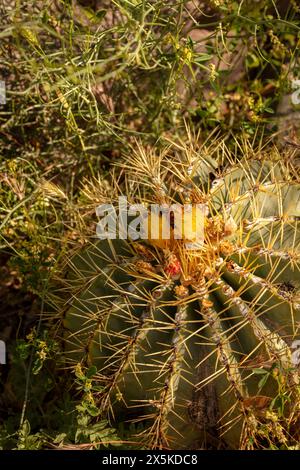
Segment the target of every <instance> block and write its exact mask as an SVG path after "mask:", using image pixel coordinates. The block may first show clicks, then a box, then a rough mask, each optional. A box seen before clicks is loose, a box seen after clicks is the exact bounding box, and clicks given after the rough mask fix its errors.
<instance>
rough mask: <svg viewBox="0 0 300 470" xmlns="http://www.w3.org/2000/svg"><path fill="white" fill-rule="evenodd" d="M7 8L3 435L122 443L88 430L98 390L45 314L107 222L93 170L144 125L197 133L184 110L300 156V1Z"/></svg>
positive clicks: (139, 0) (3, 45)
mask: <svg viewBox="0 0 300 470" xmlns="http://www.w3.org/2000/svg"><path fill="white" fill-rule="evenodd" d="M0 15H1V20H2V21H1V25H0V39H1V42H0V80H2V81H4V82H5V87H6V104H2V105H1V104H0V227H1V229H0V235H1V237H0V295H1V308H0V339H3V340H5V341H6V343H7V348H8V365H5V366H4V365H1V366H0V367H1V371H0V374H1V376H0V380H1V399H0V414H1V417H2V422H3V423H4V424H2V427H1V442H2V446H3V447H12V448H39V447H43V446H47V447H49V446H50V445H51V442H52V445H64V444H65V443H69V444H70V445H72V444H74V445H76V444H79V443H80V445H85V444H86V445H90V443H91V442H96V441H97V439H98V441H97V442H99V441H101V440H103V441H104V440H105V439H106V440H107V438H106V437H105V436H108V435H111V436H113V437H112V439H114V440H115V441H116V440H117V438H115V435H116V434H115V431H113V430H108V428H107V425H106V424H104V423H102V425H101V426H102V427H101V426H100V427H99V428H97V429H98V430H97V429H94V431H91V433H89V434H88V435H87V434H85V433H84V432H79V431H78V432H77V431H76V430H75V428H76V426H77V430H78V429H79V428H80V426H81V427H82V426H84V427H85V428H86V426H87V422H88V420H90V418H91V416H90V414H89V412H86V411H84V414H83V415H82V413H83V410H81V411H80V412H79V411H78V409H77V407H78V406H79V403H81V400H85V399H86V398H84V397H85V393H86V392H84V391H81V392H80V391H78V390H77V391H75V392H74V380H73V377H72V379H71V378H70V377H68V376H67V375H66V374H65V373H64V372H62V371H61V369H60V364H59V360H57V358H58V357H59V348H60V345H59V344H58V343H57V342H56V341H54V340H53V338H54V337H55V335H54V332H53V331H51V332H49V331H48V327H49V325H47V321H45V322H44V321H41V318H42V316H43V315H44V313H43V312H44V309H45V306H44V298H45V293H46V292H47V288H48V282H49V277H50V276H52V275H53V273H55V271H56V267H57V266H58V265H59V263H60V260H61V258H63V256H64V255H65V253H66V252H69V251H70V250H72V249H73V247H76V246H78V245H79V244H83V243H84V242H85V240H86V238H87V237H88V236H89V235H90V234H92V233H93V231H94V226H95V223H96V220H95V215H94V208H91V207H90V206H89V205H88V204H87V200H88V199H89V198H87V194H86V193H87V191H88V190H89V189H88V188H89V181H91V180H93V179H95V178H97V179H99V180H101V181H102V182H103V181H105V180H106V179H107V178H108V177H109V174H110V173H111V171H112V165H113V164H114V163H115V162H116V161H118V159H119V158H120V157H121V156H122V157H124V156H125V157H126V155H130V153H131V148H132V145H135V143H134V142H135V139H138V140H139V142H140V143H141V145H142V146H144V147H147V146H149V145H155V146H156V147H157V148H159V147H161V146H162V145H163V143H164V142H165V139H168V137H169V136H171V137H172V138H173V139H175V138H177V137H179V138H180V137H183V136H184V135H185V132H186V124H185V123H188V124H189V126H190V127H191V128H192V129H194V130H195V132H199V135H200V139H201V140H202V141H204V140H205V139H207V138H208V137H209V136H210V135H211V132H212V130H213V131H214V133H215V135H219V136H220V137H221V136H222V137H223V138H224V139H226V140H227V145H228V147H229V148H231V146H235V145H236V144H235V140H236V139H237V138H239V137H241V138H246V137H247V138H252V139H253V140H256V141H265V140H267V139H269V138H270V136H274V135H275V137H274V138H276V139H277V140H276V141H277V144H278V146H279V147H286V146H287V145H288V146H289V147H290V148H291V158H292V159H293V160H295V161H297V158H298V152H299V150H298V147H297V146H299V145H300V141H299V132H298V131H299V106H298V108H297V106H296V105H293V104H292V103H291V100H290V95H291V92H292V90H293V80H295V79H297V78H298V77H299V58H298V56H297V49H298V48H299V40H300V21H299V18H300V8H299V6H298V4H297V2H296V1H295V0H290V1H285V0H280V1H277V2H274V1H273V0H262V1H261V0H259V1H250V0H244V1H227V0H218V1H217V0H211V1H210V0H203V1H201V0H200V1H198V0H189V1H187V0H178V1H175V2H174V1H171V0H167V1H154V0H113V1H108V0H81V1H79V0H64V1H63V0H55V1H52V0H51V1H50V0H49V1H48V0H47V1H40V0H29V1H27V2H21V1H20V0H3V1H2V2H1V5H0ZM28 335H29V336H28ZM32 335H33V336H32ZM33 338H34V339H33ZM51 338H52V339H51ZM44 343H45V345H44ZM54 358H56V360H54ZM58 370H59V372H58ZM76 380H77V381H78V380H79V379H78V377H77V379H76ZM82 406H83V405H82ZM86 413H87V414H86ZM62 416H63V418H62ZM79 416H80V417H79ZM66 417H70V420H72V423H73V424H72V426H71V424H70V423H69V422H68V421H67V419H66ZM97 419H98V424H99V423H101V419H100V418H99V417H98V418H97ZM80 420H87V421H86V422H85V424H83V421H80ZM58 422H60V423H59V425H58V424H57V423H58ZM69 424H70V425H69ZM62 428H64V429H62ZM42 429H44V430H45V429H46V430H47V431H46V434H45V433H44V432H41V430H42ZM68 429H72V430H71V431H68ZM89 429H90V428H89ZM91 429H92V428H91ZM93 433H94V434H93ZM65 434H66V435H65ZM121 435H122V438H120V439H121V440H122V439H126V438H127V437H128V436H127V437H126V433H125V434H124V432H123V431H121V430H120V436H121ZM58 436H63V437H58ZM91 436H92V437H91ZM95 436H96V437H95ZM112 439H111V440H112ZM128 439H129V438H128Z"/></svg>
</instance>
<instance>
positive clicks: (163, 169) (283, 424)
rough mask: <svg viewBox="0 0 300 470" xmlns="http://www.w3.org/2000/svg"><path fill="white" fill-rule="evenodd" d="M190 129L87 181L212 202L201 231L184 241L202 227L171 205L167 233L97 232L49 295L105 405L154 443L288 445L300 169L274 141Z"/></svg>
mask: <svg viewBox="0 0 300 470" xmlns="http://www.w3.org/2000/svg"><path fill="white" fill-rule="evenodd" d="M189 140H190V141H189V142H188V143H187V144H184V143H183V142H182V141H177V142H175V143H171V144H170V145H168V146H167V147H166V148H165V151H164V152H160V153H159V154H158V155H157V154H156V153H155V151H154V150H151V149H148V150H147V151H146V150H145V149H143V148H141V147H139V146H138V147H137V150H136V151H134V152H133V155H132V156H131V157H130V158H129V159H127V160H126V161H125V162H124V164H123V165H122V171H121V172H120V173H119V175H120V176H119V177H118V178H115V179H114V181H113V183H112V185H111V186H110V185H108V184H106V183H107V182H103V181H99V182H98V183H97V184H93V185H92V186H90V187H89V186H87V187H86V195H87V196H88V197H91V198H93V203H95V201H96V203H97V204H98V203H100V202H108V201H113V202H116V200H117V197H118V195H120V194H122V192H123V194H126V196H127V197H128V200H129V202H135V203H140V204H143V205H144V206H146V207H150V204H152V203H157V204H166V205H168V206H170V205H171V204H172V203H174V202H176V203H177V204H182V205H183V204H186V203H189V204H191V205H192V208H194V207H196V206H195V205H196V204H202V205H203V207H204V208H205V210H204V212H203V213H204V216H203V217H202V218H201V223H203V225H204V229H203V231H204V235H203V242H202V243H198V246H197V247H194V248H191V247H190V246H189V247H188V246H187V244H188V243H190V242H195V241H199V240H195V239H194V238H193V235H192V234H191V233H189V232H188V231H187V230H184V227H183V238H182V239H176V237H175V236H174V231H175V230H176V226H175V225H174V221H173V223H172V217H171V218H170V220H171V223H170V225H171V235H172V234H173V236H171V237H170V239H163V238H162V234H161V233H160V236H159V238H157V239H153V238H151V237H150V238H149V239H148V240H144V241H143V240H142V241H141V240H138V241H133V240H123V239H115V240H97V241H96V242H92V243H91V244H90V245H89V246H88V247H86V248H85V249H83V250H82V249H81V250H80V251H79V252H78V253H77V254H75V255H74V256H73V257H71V259H69V260H68V262H67V274H66V275H65V278H64V280H63V282H64V285H63V287H60V290H59V291H58V292H57V293H56V295H53V298H52V300H53V301H54V302H55V303H56V305H57V306H59V310H60V315H61V317H63V328H64V343H65V358H66V364H67V366H70V367H74V366H75V365H76V364H78V363H80V364H81V366H84V365H85V366H86V367H91V365H93V366H96V368H97V373H96V375H95V377H96V380H97V381H99V385H100V386H101V387H102V388H101V391H100V392H99V393H96V394H95V401H96V403H97V405H98V407H99V409H100V410H101V412H102V415H107V416H108V417H109V419H110V420H112V421H114V422H116V421H117V422H122V421H132V422H142V423H143V431H142V432H141V433H140V434H139V436H138V439H139V441H140V442H141V443H142V445H143V446H146V447H147V448H191V447H193V448H195V447H196V448H199V447H200V448H202V447H203V446H207V445H212V446H214V447H216V446H219V445H225V446H227V447H231V448H238V447H242V448H257V447H259V446H265V445H266V444H267V443H268V445H272V446H279V447H280V446H288V445H292V444H290V443H291V442H294V441H293V438H292V436H291V435H290V433H291V425H292V423H293V422H294V421H295V419H297V416H298V413H299V410H298V408H299V405H298V404H299V387H298V384H299V374H298V370H297V364H296V362H297V361H295V354H294V353H295V351H294V350H293V348H294V346H295V344H297V343H295V341H296V340H297V339H298V340H299V339H300V335H299V325H300V323H299V321H300V268H299V266H300V265H299V257H300V231H299V216H300V192H299V189H300V181H299V176H298V175H297V173H296V172H295V170H294V169H293V167H292V166H291V165H290V163H289V160H285V159H284V158H282V156H280V155H279V153H278V151H277V150H276V149H274V148H273V147H272V150H271V151H268V152H266V151H264V150H263V149H259V150H258V151H257V152H255V151H254V150H253V148H251V147H250V146H248V145H247V144H243V145H240V144H238V143H237V145H236V149H237V151H236V154H235V155H233V154H232V152H229V151H228V150H227V149H226V146H225V144H224V142H223V141H216V140H214V141H213V143H212V144H211V145H207V144H203V145H201V146H199V145H197V144H196V143H195V141H194V140H193V139H192V138H190V139H189ZM240 155H242V158H238V157H240ZM195 214H196V212H195V211H194V209H193V210H192V218H193V219H194V218H195ZM152 216H153V215H152ZM164 216H165V215H164V214H163V213H160V214H158V215H157V220H156V222H157V224H158V225H159V226H161V224H162V218H163V217H164ZM148 218H150V214H149V217H148ZM195 219H196V218H195ZM196 223H198V219H197V220H196ZM66 293H67V295H66ZM62 298H63V299H64V300H63V301H62ZM66 299H67V300H66ZM278 384H280V387H279V385H278ZM283 389H284V394H283V393H282V390H283ZM282 397H284V399H283V398H282ZM278 400H281V404H282V403H284V404H283V405H282V406H281V414H280V413H279V411H278V408H279V405H278ZM220 443H222V444H220Z"/></svg>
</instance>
